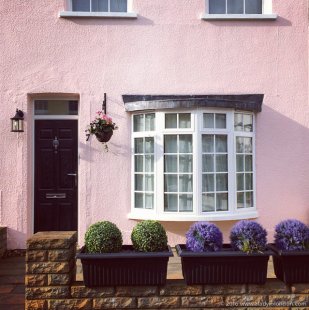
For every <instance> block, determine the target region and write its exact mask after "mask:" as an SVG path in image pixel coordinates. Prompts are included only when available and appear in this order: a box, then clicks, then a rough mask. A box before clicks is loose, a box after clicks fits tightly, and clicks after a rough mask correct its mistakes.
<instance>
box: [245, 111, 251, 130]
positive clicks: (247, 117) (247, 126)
mask: <svg viewBox="0 0 309 310" xmlns="http://www.w3.org/2000/svg"><path fill="white" fill-rule="evenodd" d="M244 131H246V132H252V131H253V116H252V115H250V114H244Z"/></svg>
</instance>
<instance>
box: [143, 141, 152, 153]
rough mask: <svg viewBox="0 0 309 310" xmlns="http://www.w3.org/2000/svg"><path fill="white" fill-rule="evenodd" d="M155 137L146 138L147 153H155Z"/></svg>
mask: <svg viewBox="0 0 309 310" xmlns="http://www.w3.org/2000/svg"><path fill="white" fill-rule="evenodd" d="M153 140H154V139H153V138H145V153H154V141H153Z"/></svg>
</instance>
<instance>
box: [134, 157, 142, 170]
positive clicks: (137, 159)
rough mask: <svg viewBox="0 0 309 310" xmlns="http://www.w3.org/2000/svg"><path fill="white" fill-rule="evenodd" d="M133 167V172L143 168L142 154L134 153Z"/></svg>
mask: <svg viewBox="0 0 309 310" xmlns="http://www.w3.org/2000/svg"><path fill="white" fill-rule="evenodd" d="M134 158H135V165H134V166H135V167H134V171H135V172H143V170H144V157H143V155H135V157H134Z"/></svg>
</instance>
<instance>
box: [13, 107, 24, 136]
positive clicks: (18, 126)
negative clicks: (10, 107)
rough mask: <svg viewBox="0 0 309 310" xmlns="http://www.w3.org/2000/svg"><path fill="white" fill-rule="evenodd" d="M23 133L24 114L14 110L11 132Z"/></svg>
mask: <svg viewBox="0 0 309 310" xmlns="http://www.w3.org/2000/svg"><path fill="white" fill-rule="evenodd" d="M23 131H24V112H23V111H21V110H19V109H18V108H17V109H16V114H15V116H14V117H12V118H11V132H23Z"/></svg>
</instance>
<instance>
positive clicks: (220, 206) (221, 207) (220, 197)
mask: <svg viewBox="0 0 309 310" xmlns="http://www.w3.org/2000/svg"><path fill="white" fill-rule="evenodd" d="M227 210H228V194H227V193H220V194H217V211H227Z"/></svg>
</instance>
